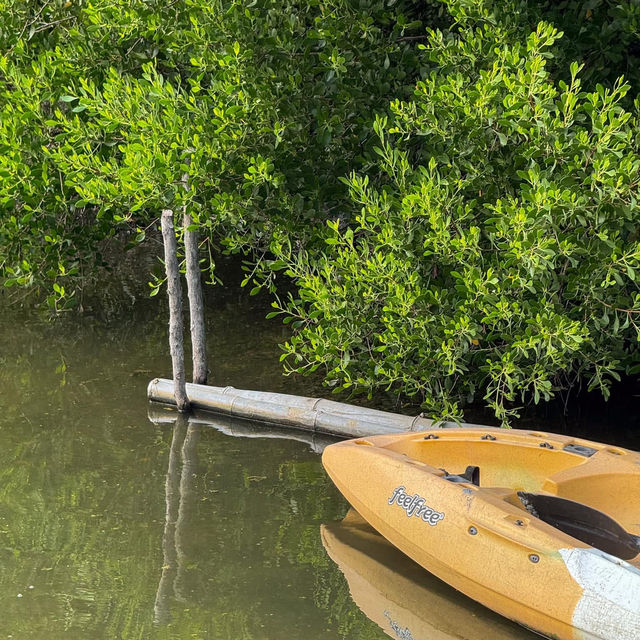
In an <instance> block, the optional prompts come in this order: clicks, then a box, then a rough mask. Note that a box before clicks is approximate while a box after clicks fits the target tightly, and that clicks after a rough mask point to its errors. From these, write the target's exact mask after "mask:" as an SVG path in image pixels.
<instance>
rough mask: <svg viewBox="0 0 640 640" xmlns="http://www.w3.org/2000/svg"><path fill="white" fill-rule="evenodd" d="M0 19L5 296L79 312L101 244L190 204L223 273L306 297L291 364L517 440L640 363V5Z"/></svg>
mask: <svg viewBox="0 0 640 640" xmlns="http://www.w3.org/2000/svg"><path fill="white" fill-rule="evenodd" d="M0 9H1V10H2V13H3V21H2V24H1V25H0V114H1V115H0V149H1V151H2V153H1V154H0V279H1V280H2V282H3V283H4V285H5V287H6V288H7V290H9V292H10V293H11V292H13V291H15V290H16V289H17V288H18V287H23V288H28V289H30V290H32V291H34V290H35V291H39V292H40V294H41V295H42V296H43V297H44V298H46V300H47V303H48V304H49V305H50V306H51V307H53V308H54V309H62V308H66V307H68V306H72V305H73V304H77V303H78V299H79V297H80V296H79V293H78V291H80V290H81V289H80V287H81V285H82V283H83V282H86V280H87V278H90V277H95V276H96V274H99V270H97V267H100V265H102V264H103V263H104V260H103V254H105V252H106V253H109V252H110V247H111V245H113V244H121V243H122V241H123V239H124V241H125V242H128V243H129V244H137V243H140V242H142V241H143V240H144V239H145V236H146V234H147V231H148V229H149V228H153V227H155V226H156V224H157V219H158V215H159V213H160V211H161V210H162V209H163V208H172V209H174V210H176V211H178V210H181V209H182V208H183V207H186V208H187V209H188V210H189V212H190V213H191V215H192V217H193V219H194V220H195V224H196V225H197V226H198V228H199V229H200V231H201V232H202V237H203V247H202V249H203V253H202V255H203V267H204V268H205V269H208V270H209V272H210V276H211V279H215V253H216V250H218V249H220V248H222V249H224V250H227V251H244V252H247V254H248V255H249V256H250V257H251V260H252V271H251V272H250V274H249V275H248V277H247V279H246V282H252V284H253V286H255V287H256V288H259V287H260V286H264V285H266V284H267V285H269V286H270V287H271V288H272V289H274V280H275V278H276V276H278V275H280V274H282V273H284V272H286V273H287V274H288V276H289V277H291V278H292V279H293V285H294V288H295V290H296V291H297V293H295V294H294V295H292V296H291V299H290V300H289V301H288V302H285V303H282V304H280V305H279V306H278V309H280V310H282V311H284V313H285V317H286V320H287V321H288V322H291V324H292V326H293V328H294V335H293V337H292V339H291V340H290V342H289V343H288V344H287V345H286V347H285V356H286V355H289V356H290V358H289V360H288V362H289V366H290V368H291V369H292V370H296V371H314V370H317V369H321V370H325V371H326V373H327V380H328V382H329V383H330V384H332V385H333V386H334V387H335V388H337V389H345V388H346V389H365V390H367V391H369V392H370V393H372V392H373V391H375V390H376V389H380V388H385V389H393V390H395V391H398V392H401V393H404V394H409V395H413V396H415V397H417V398H419V400H420V401H424V402H425V406H426V407H427V408H428V409H429V410H430V411H431V412H434V413H438V414H440V415H443V416H444V415H446V416H459V415H461V411H462V406H463V404H464V403H465V402H468V401H470V400H472V399H474V398H479V397H483V398H485V401H486V402H487V403H488V404H489V405H490V406H491V407H493V409H494V411H495V412H496V414H497V415H498V416H499V417H500V418H501V419H503V420H506V419H508V417H509V416H510V415H512V414H513V413H514V408H513V406H514V403H516V404H517V402H519V401H520V400H528V399H533V400H535V401H537V400H538V399H539V398H549V397H550V396H551V395H552V394H553V393H554V391H555V390H557V389H560V388H568V387H571V386H572V385H575V384H576V383H579V382H580V381H586V382H587V384H588V386H589V387H591V388H596V387H597V388H600V389H602V390H603V391H604V392H605V393H606V392H607V388H608V385H609V384H610V381H611V379H612V378H615V377H617V376H618V375H619V374H620V373H622V372H624V371H627V372H628V371H630V370H631V369H632V367H633V366H634V364H635V362H636V359H637V351H636V342H637V340H636V336H637V332H636V324H635V323H636V318H637V313H638V312H640V308H638V306H637V299H636V285H635V274H636V272H637V267H638V265H637V261H638V257H639V254H638V247H637V213H636V200H637V191H638V186H637V172H638V158H639V155H638V144H637V140H636V134H635V132H634V130H635V129H636V128H637V107H636V106H635V103H634V100H635V96H636V92H637V91H636V88H635V87H636V84H637V82H638V81H640V77H639V76H638V73H639V72H638V69H640V65H638V64H637V63H638V57H639V56H640V43H639V42H638V28H639V25H640V9H639V8H638V7H637V6H636V4H635V3H634V2H613V1H612V0H590V1H589V2H587V3H584V2H578V1H577V0H566V1H564V2H560V3H558V2H550V1H549V2H541V3H535V4H534V3H528V2H525V1H524V0H505V1H503V2H496V1H494V0H473V1H469V0H431V1H430V2H414V1H412V0H399V1H398V2H394V1H393V0H391V1H385V0H357V1H356V0H327V1H326V2H325V1H321V0H311V1H309V2H300V1H299V0H286V1H285V2H275V1H274V0H254V1H252V2H249V3H245V2H240V1H239V0H225V1H223V0H183V1H180V2H160V1H155V0H154V1H152V2H149V1H143V0H75V1H73V2H69V1H67V0H48V1H46V2H36V1H35V0H30V1H26V2H25V1H24V0H0ZM541 20H545V21H546V22H545V23H542V24H540V25H539V23H540V21H541ZM560 30H563V31H565V32H566V35H565V37H561V33H560ZM574 61H577V63H574ZM621 74H626V75H627V77H628V81H627V82H625V81H619V80H618V77H619V76H620V75H621ZM389 105H391V107H389ZM327 221H328V222H329V225H328V226H327ZM159 284H160V283H159V282H156V283H155V286H156V287H157V286H158V285H159ZM155 290H157V288H156V289H155Z"/></svg>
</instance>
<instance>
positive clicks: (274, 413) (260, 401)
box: [147, 378, 480, 438]
mask: <svg viewBox="0 0 640 640" xmlns="http://www.w3.org/2000/svg"><path fill="white" fill-rule="evenodd" d="M186 388H187V396H188V397H189V401H190V403H191V406H192V407H194V408H199V409H204V410H206V411H212V412H215V413H221V414H224V415H228V416H235V417H237V418H244V419H248V420H254V421H258V422H263V423H268V424H273V425H277V426H278V427H280V428H292V429H300V430H303V431H311V432H314V433H325V434H329V435H334V436H339V437H343V438H344V437H346V438H358V437H364V436H370V435H377V434H385V433H399V432H403V431H424V430H428V429H435V428H450V427H458V426H463V427H470V426H480V425H470V424H458V423H455V422H436V421H433V420H429V419H428V418H424V417H422V416H415V417H414V416H405V415H401V414H398V413H390V412H388V411H378V410H376V409H367V408H364V407H357V406H354V405H350V404H345V403H343V402H335V401H333V400H324V399H321V398H305V397H302V396H295V395H290V394H284V393H270V392H265V391H247V390H243V389H235V388H233V387H210V386H206V385H200V384H189V383H187V385H186ZM147 393H148V396H149V399H150V400H153V401H155V402H162V403H165V404H175V400H174V394H173V382H172V381H171V380H166V379H163V378H156V379H154V380H152V381H151V382H150V383H149V387H148V389H147Z"/></svg>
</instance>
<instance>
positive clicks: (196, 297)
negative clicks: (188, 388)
mask: <svg viewBox="0 0 640 640" xmlns="http://www.w3.org/2000/svg"><path fill="white" fill-rule="evenodd" d="M182 184H183V186H184V188H185V189H186V190H189V174H188V173H185V174H184V175H183V176H182ZM183 225H184V252H185V258H186V263H187V270H186V271H187V296H188V298H189V317H190V327H191V356H192V359H193V383H194V384H207V373H208V370H207V344H206V335H205V328H204V304H203V302H202V279H201V277H200V260H199V257H198V232H197V231H196V230H195V229H191V227H192V226H193V219H192V218H191V215H190V214H189V212H188V211H187V207H186V206H185V207H184V215H183Z"/></svg>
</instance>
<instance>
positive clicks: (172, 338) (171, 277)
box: [160, 209, 190, 412]
mask: <svg viewBox="0 0 640 640" xmlns="http://www.w3.org/2000/svg"><path fill="white" fill-rule="evenodd" d="M160 225H161V227H162V240H163V242H164V264H165V270H166V273H167V288H168V291H169V349H170V351H171V364H172V366H173V393H174V397H175V399H176V405H177V407H178V411H183V412H184V411H189V408H190V406H189V398H188V397H187V389H186V378H185V373H184V343H183V333H184V324H183V320H182V288H181V286H180V268H179V266H178V243H177V241H176V233H175V229H174V226H173V211H171V210H170V209H165V210H164V211H163V212H162V216H161V218H160Z"/></svg>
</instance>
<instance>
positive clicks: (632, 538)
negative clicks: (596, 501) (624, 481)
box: [518, 491, 640, 560]
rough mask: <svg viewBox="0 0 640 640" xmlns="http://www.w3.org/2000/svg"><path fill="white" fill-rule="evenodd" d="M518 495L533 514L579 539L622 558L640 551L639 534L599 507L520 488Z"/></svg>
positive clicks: (627, 558) (625, 558) (635, 554)
mask: <svg viewBox="0 0 640 640" xmlns="http://www.w3.org/2000/svg"><path fill="white" fill-rule="evenodd" d="M518 497H519V498H520V501H521V502H522V504H523V505H524V507H525V509H526V510H527V511H528V512H529V513H530V514H531V515H532V516H534V517H536V518H538V519H540V520H542V521H543V522H546V523H547V524H550V525H551V526H553V527H555V528H556V529H559V530H560V531H562V532H563V533H566V534H568V535H570V536H572V537H573V538H576V539H577V540H580V542H584V543H586V544H588V545H590V546H592V547H595V548H596V549H600V551H604V552H605V553H608V554H610V555H612V556H615V557H617V558H621V559H622V560H631V559H632V558H635V557H636V556H637V555H638V553H640V537H639V536H636V535H633V534H632V533H629V532H628V531H626V530H625V529H624V527H622V526H621V525H620V524H619V523H618V522H616V521H615V520H614V519H613V518H612V517H611V516H609V515H607V514H606V513H603V512H602V511H598V509H594V508H593V507H590V506H588V505H586V504H582V503H581V502H575V501H574V500H568V499H567V498H560V497H558V496H554V495H548V494H543V493H527V492H525V491H518Z"/></svg>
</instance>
